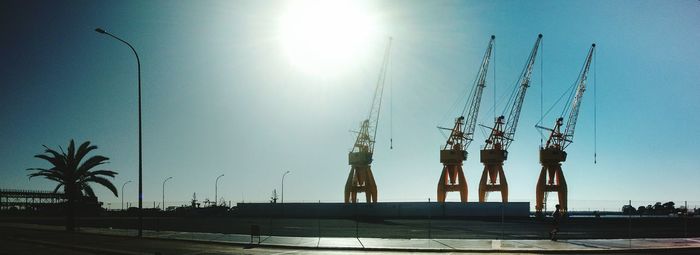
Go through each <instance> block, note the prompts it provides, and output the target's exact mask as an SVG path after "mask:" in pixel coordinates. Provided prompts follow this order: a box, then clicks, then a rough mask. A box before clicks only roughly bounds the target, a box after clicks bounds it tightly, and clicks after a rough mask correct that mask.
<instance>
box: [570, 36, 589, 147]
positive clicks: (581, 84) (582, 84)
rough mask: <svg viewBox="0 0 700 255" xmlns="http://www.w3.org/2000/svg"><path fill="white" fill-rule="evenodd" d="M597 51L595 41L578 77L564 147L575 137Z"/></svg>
mask: <svg viewBox="0 0 700 255" xmlns="http://www.w3.org/2000/svg"><path fill="white" fill-rule="evenodd" d="M594 51H595V43H594V44H592V45H591V49H590V50H588V56H587V57H586V62H585V64H584V65H583V68H582V70H581V75H580V76H579V77H578V80H577V81H578V85H577V87H576V97H574V100H573V101H572V102H571V112H569V120H567V122H566V129H565V131H564V144H563V145H562V149H565V148H566V146H568V145H569V144H571V141H573V139H574V130H575V129H576V121H577V120H578V112H579V109H580V107H581V99H583V92H585V91H586V78H588V70H589V69H590V67H591V60H592V59H593V52H594Z"/></svg>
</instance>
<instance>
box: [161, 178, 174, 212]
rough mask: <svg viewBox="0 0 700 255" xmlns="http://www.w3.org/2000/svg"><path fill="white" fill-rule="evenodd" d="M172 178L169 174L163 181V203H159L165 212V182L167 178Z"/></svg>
mask: <svg viewBox="0 0 700 255" xmlns="http://www.w3.org/2000/svg"><path fill="white" fill-rule="evenodd" d="M172 178H173V177H172V176H170V177H168V178H166V179H165V181H163V203H162V204H161V205H162V206H163V212H165V182H167V181H168V180H170V179H172Z"/></svg>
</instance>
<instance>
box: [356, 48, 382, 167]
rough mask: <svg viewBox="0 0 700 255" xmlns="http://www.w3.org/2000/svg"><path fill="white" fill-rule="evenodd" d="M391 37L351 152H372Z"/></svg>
mask: <svg viewBox="0 0 700 255" xmlns="http://www.w3.org/2000/svg"><path fill="white" fill-rule="evenodd" d="M391 40H392V39H391V37H389V42H388V43H387V46H386V50H385V51H384V59H383V60H382V66H381V69H380V70H379V77H378V78H377V85H376V87H375V88H374V95H373V96H372V104H371V105H370V109H369V114H368V116H367V119H365V120H364V121H363V122H362V124H361V126H360V131H359V132H358V135H357V139H356V140H355V145H354V146H353V149H352V151H353V152H360V151H361V152H368V153H373V152H374V143H375V137H376V136H377V125H379V112H380V111H381V108H382V96H383V94H384V83H385V81H386V72H387V67H388V65H389V53H390V51H391Z"/></svg>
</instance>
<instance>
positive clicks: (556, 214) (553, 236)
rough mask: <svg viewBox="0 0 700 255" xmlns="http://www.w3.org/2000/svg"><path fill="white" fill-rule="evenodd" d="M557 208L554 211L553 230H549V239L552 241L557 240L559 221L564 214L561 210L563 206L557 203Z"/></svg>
mask: <svg viewBox="0 0 700 255" xmlns="http://www.w3.org/2000/svg"><path fill="white" fill-rule="evenodd" d="M555 207H556V210H554V212H553V213H552V231H549V239H551V240H552V241H556V240H557V233H559V221H561V218H562V216H563V213H562V211H561V206H559V205H556V206H555Z"/></svg>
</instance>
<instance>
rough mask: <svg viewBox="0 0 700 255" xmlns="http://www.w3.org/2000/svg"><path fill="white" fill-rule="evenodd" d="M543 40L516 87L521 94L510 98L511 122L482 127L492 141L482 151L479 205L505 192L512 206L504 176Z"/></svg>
mask: <svg viewBox="0 0 700 255" xmlns="http://www.w3.org/2000/svg"><path fill="white" fill-rule="evenodd" d="M541 40H542V34H540V35H538V36H537V41H535V46H534V47H533V48H532V51H531V52H530V57H529V58H528V60H527V63H526V64H525V68H523V71H522V73H521V75H520V78H519V80H518V83H516V86H518V87H517V90H515V91H513V92H514V93H513V94H512V95H511V98H510V100H512V102H513V103H512V104H509V105H508V106H509V108H507V109H506V110H505V111H504V113H505V112H506V111H508V112H509V114H508V118H507V119H506V117H505V116H504V115H501V116H499V117H497V118H496V120H495V122H494V125H493V127H488V126H483V125H482V126H483V127H485V128H488V129H491V134H490V135H489V137H488V139H486V145H485V146H484V149H482V150H481V155H480V156H481V163H483V164H484V171H483V172H482V174H481V180H480V182H479V202H485V201H486V195H487V193H488V192H501V199H502V201H503V202H504V203H507V202H508V182H507V181H506V175H505V173H504V172H503V162H504V161H505V160H506V159H508V147H509V146H510V144H511V142H513V140H514V137H515V130H516V128H517V127H518V120H519V119H520V110H521V109H522V107H523V101H524V100H525V92H527V88H528V87H530V76H531V74H532V67H533V65H534V63H535V58H536V57H537V49H538V48H539V46H540V41H541ZM510 100H509V101H510ZM494 111H495V109H494Z"/></svg>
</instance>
